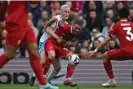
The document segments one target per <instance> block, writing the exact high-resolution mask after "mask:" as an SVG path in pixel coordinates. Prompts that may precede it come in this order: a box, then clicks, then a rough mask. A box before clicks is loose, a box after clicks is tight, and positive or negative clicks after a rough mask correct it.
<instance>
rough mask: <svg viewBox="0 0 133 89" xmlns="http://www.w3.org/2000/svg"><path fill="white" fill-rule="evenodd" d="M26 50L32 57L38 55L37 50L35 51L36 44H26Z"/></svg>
mask: <svg viewBox="0 0 133 89" xmlns="http://www.w3.org/2000/svg"><path fill="white" fill-rule="evenodd" d="M26 48H27V50H28V52H29V54H30V55H34V56H37V55H39V53H38V50H37V43H29V44H26Z"/></svg>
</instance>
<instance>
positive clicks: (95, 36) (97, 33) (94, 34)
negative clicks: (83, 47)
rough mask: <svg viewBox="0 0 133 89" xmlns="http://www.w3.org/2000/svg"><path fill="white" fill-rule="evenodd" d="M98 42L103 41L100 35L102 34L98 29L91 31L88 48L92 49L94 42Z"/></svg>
mask: <svg viewBox="0 0 133 89" xmlns="http://www.w3.org/2000/svg"><path fill="white" fill-rule="evenodd" d="M96 39H97V40H98V41H99V42H102V41H103V40H104V36H103V35H102V33H101V32H100V31H99V29H98V28H93V29H92V33H91V44H90V47H91V48H92V46H93V44H94V41H95V40H96Z"/></svg>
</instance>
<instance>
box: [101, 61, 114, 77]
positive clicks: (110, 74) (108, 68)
mask: <svg viewBox="0 0 133 89" xmlns="http://www.w3.org/2000/svg"><path fill="white" fill-rule="evenodd" d="M103 64H104V68H105V70H106V72H107V74H108V77H109V78H110V79H113V78H114V74H113V71H112V64H111V62H110V61H105V62H103Z"/></svg>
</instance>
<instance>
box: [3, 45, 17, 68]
mask: <svg viewBox="0 0 133 89" xmlns="http://www.w3.org/2000/svg"><path fill="white" fill-rule="evenodd" d="M16 50H17V48H15V47H14V46H12V45H5V53H3V54H2V55H1V56H0V68H2V67H3V66H4V65H5V64H6V63H7V62H8V61H9V60H10V59H13V58H14V57H15V55H16Z"/></svg>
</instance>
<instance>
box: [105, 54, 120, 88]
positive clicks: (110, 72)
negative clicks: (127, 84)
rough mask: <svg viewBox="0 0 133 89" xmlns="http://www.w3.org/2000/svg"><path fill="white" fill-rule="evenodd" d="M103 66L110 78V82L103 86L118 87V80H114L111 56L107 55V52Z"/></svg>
mask: <svg viewBox="0 0 133 89" xmlns="http://www.w3.org/2000/svg"><path fill="white" fill-rule="evenodd" d="M103 65H104V68H105V71H106V73H107V75H108V77H109V80H108V81H107V82H106V83H103V84H102V86H104V87H115V86H116V85H117V83H116V80H115V78H114V73H113V70H112V64H111V61H110V58H109V56H108V55H107V52H106V53H104V54H103Z"/></svg>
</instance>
